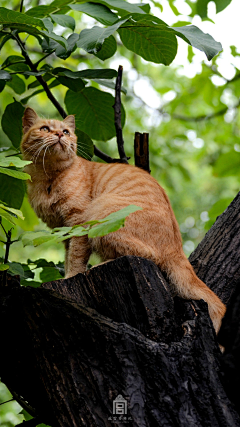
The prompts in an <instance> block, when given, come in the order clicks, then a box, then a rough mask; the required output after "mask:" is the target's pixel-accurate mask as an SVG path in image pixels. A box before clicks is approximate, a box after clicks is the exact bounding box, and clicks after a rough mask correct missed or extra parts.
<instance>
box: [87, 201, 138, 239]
mask: <svg viewBox="0 0 240 427" xmlns="http://www.w3.org/2000/svg"><path fill="white" fill-rule="evenodd" d="M141 209H142V208H141V207H139V206H135V205H129V206H127V207H125V208H123V209H120V210H119V211H117V212H113V213H112V214H110V215H108V216H107V217H106V218H104V221H106V222H103V223H102V224H97V225H95V226H94V227H93V228H91V230H90V231H89V233H88V237H90V238H94V237H102V236H105V235H106V234H109V233H112V232H113V231H117V230H119V228H121V227H123V226H124V223H125V219H126V217H127V216H128V215H130V214H131V213H133V212H136V211H138V210H141Z"/></svg>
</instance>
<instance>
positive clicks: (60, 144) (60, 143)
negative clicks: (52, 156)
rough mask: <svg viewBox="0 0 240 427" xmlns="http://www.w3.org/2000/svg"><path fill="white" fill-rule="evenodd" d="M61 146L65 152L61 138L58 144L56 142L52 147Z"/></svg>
mask: <svg viewBox="0 0 240 427" xmlns="http://www.w3.org/2000/svg"><path fill="white" fill-rule="evenodd" d="M58 145H59V146H61V147H62V150H63V151H64V144H63V143H62V142H61V140H60V138H59V140H58V141H57V142H54V144H52V147H56V146H58Z"/></svg>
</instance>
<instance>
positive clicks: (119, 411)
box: [113, 394, 127, 415]
mask: <svg viewBox="0 0 240 427" xmlns="http://www.w3.org/2000/svg"><path fill="white" fill-rule="evenodd" d="M113 414H114V415H126V414H127V401H126V399H124V397H123V396H122V395H121V394H119V395H118V396H117V397H116V399H115V400H114V401H113Z"/></svg>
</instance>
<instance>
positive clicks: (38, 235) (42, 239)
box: [19, 231, 56, 246]
mask: <svg viewBox="0 0 240 427" xmlns="http://www.w3.org/2000/svg"><path fill="white" fill-rule="evenodd" d="M19 239H21V240H22V244H23V246H28V245H31V246H39V245H42V244H43V243H46V242H50V241H55V240H56V237H55V236H54V235H53V234H51V232H50V231H27V232H25V233H23V234H21V236H20V237H19Z"/></svg>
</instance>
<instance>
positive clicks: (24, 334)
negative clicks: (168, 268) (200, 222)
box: [0, 195, 240, 427]
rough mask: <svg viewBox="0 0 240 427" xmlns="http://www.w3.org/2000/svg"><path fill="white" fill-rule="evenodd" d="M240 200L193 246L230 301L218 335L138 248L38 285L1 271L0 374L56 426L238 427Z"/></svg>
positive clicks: (200, 268) (203, 269)
mask: <svg viewBox="0 0 240 427" xmlns="http://www.w3.org/2000/svg"><path fill="white" fill-rule="evenodd" d="M239 205H240V195H238V196H237V197H236V198H235V200H234V201H233V202H232V203H231V205H230V206H229V207H228V209H227V210H226V211H225V212H224V213H223V214H222V215H221V216H220V217H219V218H218V219H217V221H216V223H215V224H214V225H213V227H212V228H211V230H210V231H209V232H208V233H207V234H206V236H205V238H204V239H203V241H202V242H201V243H200V245H199V246H198V248H197V249H196V250H195V251H194V252H193V254H192V255H191V257H190V261H191V263H192V265H193V267H194V269H195V271H196V272H197V274H198V276H199V277H200V279H202V280H203V281H205V283H207V285H208V286H209V287H210V288H211V289H212V290H214V292H215V293H216V294H217V295H218V296H219V297H220V298H221V299H222V300H223V302H224V303H226V304H227V305H228V311H227V315H226V318H225V320H224V322H223V327H222V329H221V331H220V333H219V335H218V338H216V335H215V332H214V330H213V327H212V323H211V320H210V318H209V316H208V311H207V304H206V303H205V302H203V301H198V302H196V301H185V300H182V299H181V298H178V297H175V298H173V296H172V295H171V291H170V287H169V285H168V283H167V280H166V278H164V276H163V275H162V273H161V271H160V270H159V269H158V267H157V266H156V265H155V264H154V263H153V262H150V261H147V260H145V259H143V258H138V257H121V258H118V259H116V260H115V261H112V262H109V263H107V264H104V265H101V266H99V267H96V268H94V269H92V270H90V271H88V272H87V273H86V274H78V275H77V276H75V277H73V278H70V279H68V280H58V281H55V282H50V283H46V284H44V285H42V286H41V288H37V289H35V288H31V287H28V288H25V287H24V288H23V287H20V286H19V284H18V282H17V280H16V278H12V277H9V278H8V283H7V286H5V287H2V288H1V298H0V304H1V314H0V321H1V325H4V326H2V342H5V347H4V351H1V352H0V375H1V378H2V381H4V382H5V383H6V384H7V386H9V387H10V389H11V390H14V391H15V392H16V393H17V394H18V395H20V396H22V397H23V398H24V400H26V401H27V402H28V403H29V404H30V405H31V406H32V407H33V408H35V410H36V414H38V415H40V416H41V417H42V422H45V423H47V424H50V425H52V426H64V427H68V426H71V427H72V426H74V427H75V426H76V427H80V426H87V427H110V426H120V427H122V426H125V425H127V426H128V427H132V426H133V427H137V426H138V427H145V426H146V427H155V426H160V427H163V426H164V427H166V426H169V427H172V426H176V427H179V426H180V427H186V426H190V427H193V426H194V427H200V426H204V427H205V426H211V427H215V426H222V427H227V426H229V427H235V426H240V417H239V414H238V412H237V410H239V406H240V405H239V391H238V392H237V393H236V392H235V394H234V391H233V386H234V385H235V384H236V386H237V389H238V390H239V378H240V367H239V365H240V364H239V360H240V358H239V353H240V345H239V338H240V335H239V334H240V327H239V316H238V314H237V313H239V311H238V310H239V308H240V307H239V305H240V291H239V286H238V283H239V279H240V257H239V240H240V223H239ZM9 337H10V338H11V341H9ZM218 341H219V342H220V343H221V344H222V345H223V346H224V347H225V352H224V354H223V355H222V354H221V352H220V350H219V346H218ZM119 395H121V396H119ZM116 398H119V399H116ZM121 398H122V401H121ZM232 402H233V403H232ZM234 404H235V406H234ZM114 412H116V413H114Z"/></svg>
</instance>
